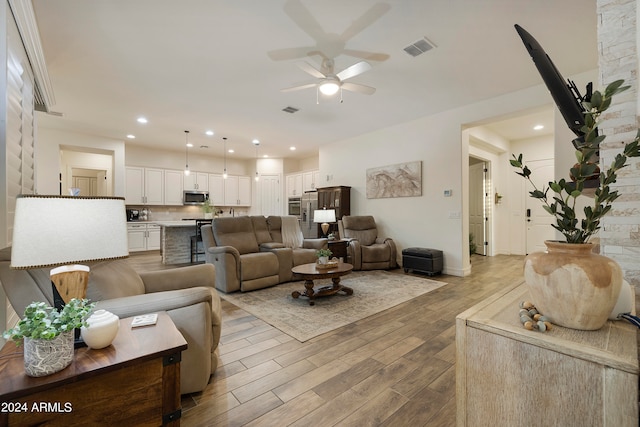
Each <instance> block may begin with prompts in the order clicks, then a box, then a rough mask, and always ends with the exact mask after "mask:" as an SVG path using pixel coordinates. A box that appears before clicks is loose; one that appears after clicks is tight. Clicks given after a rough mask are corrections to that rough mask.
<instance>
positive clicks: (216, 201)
mask: <svg viewBox="0 0 640 427" xmlns="http://www.w3.org/2000/svg"><path fill="white" fill-rule="evenodd" d="M208 178H209V200H210V201H211V204H212V205H213V206H224V178H223V177H222V175H221V174H216V173H210V174H209V177H208Z"/></svg>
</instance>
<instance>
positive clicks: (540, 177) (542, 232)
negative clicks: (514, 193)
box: [525, 159, 556, 254]
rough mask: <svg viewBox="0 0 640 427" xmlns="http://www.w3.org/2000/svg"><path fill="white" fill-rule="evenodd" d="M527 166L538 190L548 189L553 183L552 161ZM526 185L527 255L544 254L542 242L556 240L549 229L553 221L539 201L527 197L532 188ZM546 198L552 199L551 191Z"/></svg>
mask: <svg viewBox="0 0 640 427" xmlns="http://www.w3.org/2000/svg"><path fill="white" fill-rule="evenodd" d="M527 166H528V167H529V169H530V170H531V180H532V181H533V182H534V183H535V185H536V187H538V189H539V190H541V191H542V188H543V187H544V188H546V187H548V186H549V182H550V181H553V160H552V159H546V160H534V161H530V162H527ZM526 185H527V187H526V188H527V191H526V194H527V197H526V201H525V209H526V211H525V221H526V227H527V232H526V239H527V254H531V253H533V252H544V251H546V250H547V248H546V246H545V245H544V241H545V240H554V239H555V238H556V234H555V229H554V228H553V227H551V224H553V223H554V221H555V219H554V217H553V216H552V215H550V214H549V213H548V212H547V211H545V210H544V208H543V207H542V203H541V202H540V200H538V199H534V198H532V197H530V196H529V191H532V190H533V188H532V187H531V185H530V184H529V183H527V184H526ZM547 196H549V198H550V199H551V198H552V197H553V196H552V191H551V190H549V193H547Z"/></svg>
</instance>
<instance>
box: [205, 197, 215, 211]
mask: <svg viewBox="0 0 640 427" xmlns="http://www.w3.org/2000/svg"><path fill="white" fill-rule="evenodd" d="M213 209H214V206H213V205H212V204H211V200H209V199H208V198H207V199H205V201H204V203H203V204H202V213H206V214H208V213H211V212H213Z"/></svg>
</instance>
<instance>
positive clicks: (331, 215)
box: [313, 209, 336, 223]
mask: <svg viewBox="0 0 640 427" xmlns="http://www.w3.org/2000/svg"><path fill="white" fill-rule="evenodd" d="M313 222H321V223H324V222H326V223H331V222H336V211H335V209H318V210H315V211H313Z"/></svg>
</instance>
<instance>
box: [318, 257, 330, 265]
mask: <svg viewBox="0 0 640 427" xmlns="http://www.w3.org/2000/svg"><path fill="white" fill-rule="evenodd" d="M328 262H329V257H328V256H321V257H318V264H326V263H328Z"/></svg>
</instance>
